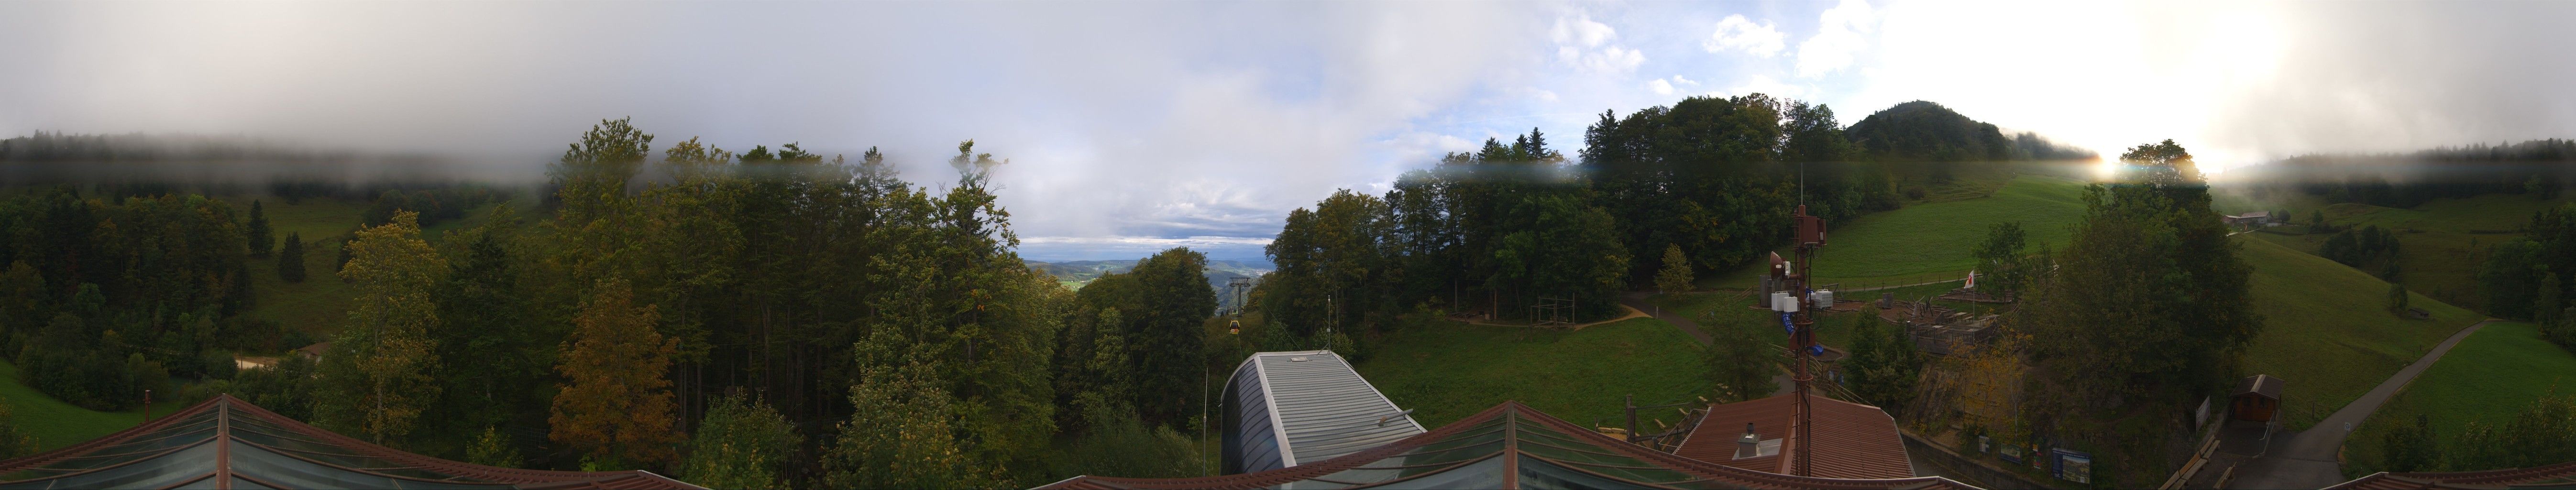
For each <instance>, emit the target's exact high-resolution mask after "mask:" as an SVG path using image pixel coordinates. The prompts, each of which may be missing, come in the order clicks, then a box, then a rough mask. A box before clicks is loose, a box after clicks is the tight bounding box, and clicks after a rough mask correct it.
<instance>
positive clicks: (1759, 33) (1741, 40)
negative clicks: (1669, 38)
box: [1700, 14, 1788, 58]
mask: <svg viewBox="0 0 2576 490" xmlns="http://www.w3.org/2000/svg"><path fill="white" fill-rule="evenodd" d="M1787 46H1788V44H1787V36H1786V35H1783V34H1781V33H1780V29H1778V28H1774V27H1772V26H1771V23H1770V22H1769V21H1764V22H1763V23H1761V24H1754V23H1753V21H1751V20H1746V19H1745V18H1744V16H1743V15H1741V14H1737V15H1728V16H1726V18H1725V19H1722V20H1719V21H1717V32H1715V33H1711V34H1709V35H1708V39H1706V40H1702V41H1700V47H1701V48H1703V49H1707V50H1708V52H1711V53H1722V52H1726V51H1743V52H1744V53H1745V54H1750V55H1754V56H1760V57H1764V58H1769V57H1773V56H1779V55H1780V50H1782V49H1785V48H1787Z"/></svg>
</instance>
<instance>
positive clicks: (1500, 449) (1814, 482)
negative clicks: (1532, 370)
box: [1038, 402, 1975, 490]
mask: <svg viewBox="0 0 2576 490" xmlns="http://www.w3.org/2000/svg"><path fill="white" fill-rule="evenodd" d="M1038 488H1049V489H1057V488H1061V489H1229V488H1234V489H1253V488H1263V489H1279V488H1800V489H1924V490H1932V489H1954V488H1955V489H1968V488H1975V487H1971V486H1968V485H1966V484H1963V483H1960V482H1958V481H1955V480H1950V479H1947V478H1942V477H1937V476H1931V477H1913V478H1894V479H1850V478H1820V477H1801V476H1790V475H1781V474H1776V473H1766V472H1759V471H1752V470H1745V469H1740V468H1734V467H1728V466H1720V465H1715V464H1709V463H1707V462H1704V461H1699V460H1693V459H1690V458H1684V457H1680V456H1675V455H1672V454H1668V453H1664V452H1661V451H1656V450H1654V449H1650V448H1647V447H1644V446H1639V445H1636V444H1631V443H1628V442H1627V441H1621V440H1618V439H1615V438H1611V437H1609V436H1604V435H1601V434H1600V433H1596V432H1593V431H1592V430H1590V429H1588V428H1585V427H1582V426H1578V425H1575V424H1573V423H1570V422H1566V421H1564V420H1561V419H1557V418H1556V417H1551V416H1548V415H1547V414H1543V413H1539V412H1538V411H1537V410H1532V409H1530V408H1529V407H1527V406H1523V405H1521V404H1520V403H1518V402H1503V404H1502V405H1497V406H1495V407H1494V408H1489V409H1486V410H1485V411H1484V412H1480V413H1477V414H1475V415H1471V416H1468V417H1467V418H1465V419H1462V420H1459V421H1457V422H1451V423H1450V424H1449V425H1447V426H1443V427H1441V428H1440V429H1439V430H1436V431H1431V432H1426V433H1423V434H1420V435H1416V436H1413V437H1408V438H1405V439H1402V440H1398V441H1396V442H1394V443H1390V444H1386V445H1383V446H1378V447H1376V448H1371V449H1369V450H1366V451H1360V452H1357V453H1352V454H1350V455H1347V456H1343V457H1339V458H1333V459H1331V460H1326V461H1313V462H1309V463H1307V464H1304V465H1299V466H1295V467H1289V468H1281V469H1276V470H1270V471H1262V472H1257V473H1246V474H1239V475H1225V476H1212V477H1203V478H1115V477H1098V476H1077V477H1073V478H1066V479H1064V480H1062V481H1057V482H1055V483H1051V484H1047V485H1046V486H1042V487H1038Z"/></svg>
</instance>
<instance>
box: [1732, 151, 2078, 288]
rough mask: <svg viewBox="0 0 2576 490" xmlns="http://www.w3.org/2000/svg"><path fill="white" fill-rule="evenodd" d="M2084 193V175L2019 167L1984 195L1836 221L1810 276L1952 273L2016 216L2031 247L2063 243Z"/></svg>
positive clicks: (1747, 279)
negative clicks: (1992, 229)
mask: <svg viewBox="0 0 2576 490" xmlns="http://www.w3.org/2000/svg"><path fill="white" fill-rule="evenodd" d="M2083 196H2084V184H2083V183H2082V182H2078V181H2074V180H2068V179H2061V178H2055V177H2042V176H2035V175H2023V176H2019V177H2014V178H2013V179H2012V180H2011V182H2010V183H2009V184H2006V185H2004V186H2003V188H2001V189H1999V190H1996V191H1994V193H1993V195H1990V196H1986V197H1979V198H1972V199H1961V200H1956V201H1946V202H1933V203H1928V204H1917V205H1913V206H1906V207H1904V208H1900V209H1897V210H1894V211H1888V212H1883V213H1877V214H1871V215H1868V216H1862V217H1860V218H1859V219H1855V220H1852V221H1851V222H1850V223H1834V224H1832V225H1831V229H1832V234H1831V236H1830V237H1829V240H1828V241H1829V242H1830V243H1831V244H1830V245H1828V246H1826V247H1825V248H1824V250H1822V251H1820V252H1817V254H1816V276H1817V277H1818V278H1819V279H1820V282H1827V283H1831V282H1844V283H1851V284H1854V285H1858V284H1860V283H1870V284H1873V285H1883V284H1906V283H1916V282H1924V281H1933V280H1941V279H1953V278H1957V277H1958V276H1961V275H1964V274H1965V273H1966V271H1967V270H1968V269H1971V268H1974V267H1975V266H1976V259H1975V258H1974V257H1971V256H1970V255H1969V254H1970V253H1971V250H1970V249H1971V248H1973V247H1975V246H1976V245H1977V243H1978V242H1981V241H1984V240H1985V239H1986V228H1987V227H1989V226H1992V225H1995V224H1999V223H2004V222H2010V221H2019V222H2021V224H2022V229H2023V230H2024V232H2026V233H2028V234H2029V237H2030V240H2031V244H2032V247H2034V248H2036V247H2037V246H2038V244H2040V243H2048V244H2051V245H2063V244H2065V243H2066V239H2067V236H2068V235H2069V233H2070V231H2069V229H2068V227H2070V226H2072V225H2074V224H2075V222H2076V221H2078V220H2080V219H2081V218H2083V215H2084V197H2083ZM1782 256H1787V254H1786V253H1783V254H1782ZM1760 272H1761V270H1760V268H1756V267H1746V268H1741V269H1738V270H1735V271H1732V272H1728V273H1725V274H1719V275H1716V276H1714V277H1712V278H1710V280H1708V281H1703V282H1702V285H1703V286H1709V287H1719V288H1744V287H1752V286H1754V285H1755V284H1757V281H1756V279H1757V278H1758V276H1757V275H1756V274H1759V273H1760Z"/></svg>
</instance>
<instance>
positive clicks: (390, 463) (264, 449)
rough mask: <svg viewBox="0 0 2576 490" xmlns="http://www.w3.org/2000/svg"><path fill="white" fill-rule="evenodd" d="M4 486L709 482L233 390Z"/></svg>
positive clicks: (14, 471)
mask: <svg viewBox="0 0 2576 490" xmlns="http://www.w3.org/2000/svg"><path fill="white" fill-rule="evenodd" d="M0 475H6V477H7V478H13V479H10V480H4V481H0V487H5V488H165V487H183V488H236V487H239V488H601V489H617V488H633V489H664V488H668V489H701V490H703V487H699V486H697V485H691V484H688V483H686V482H681V481H679V480H673V479H670V478H668V477H664V476H662V475H656V474H653V473H652V472H648V471H640V470H639V471H598V472H583V471H547V470H523V469H516V468H500V467H493V466H483V465H477V464H469V463H462V462H456V461H449V460H444V459H438V458H432V457H428V456H422V455H418V454H412V453H408V452H403V451H401V450H398V449H394V448H389V447H385V446H379V445H376V444H374V443H369V442H366V441H360V440H358V439H356V438H352V437H348V436H344V435H340V434H337V433H333V432H331V431H327V430H322V429H319V428H315V427H313V426H310V425H304V423H302V422H298V421H296V420H295V419H291V418H287V417H286V416H284V415H278V414H277V413H276V412H270V411H268V410H266V409H262V408H260V407H259V406H257V405H252V404H251V403H250V402H246V401H242V400H241V399H238V398H233V397H232V395H220V394H219V395H215V397H214V398H211V399H208V400H206V401H203V402H198V403H197V404H196V405H191V406H189V407H188V408H185V409H181V410H179V411H178V412H175V413H171V414H170V415H167V416H163V417H161V418H158V419H155V420H153V421H151V422H145V423H143V424H142V425H137V426H134V427H133V428H129V429H125V430H122V431H117V432H116V433H114V434H108V435H106V436H103V437H100V438H97V439H91V440H89V441H88V442H83V443H80V444H74V445H72V446H71V447H66V448H62V449H56V450H53V451H48V452H45V453H42V454H36V455H32V456H25V457H20V458H16V459H10V460H6V461H0Z"/></svg>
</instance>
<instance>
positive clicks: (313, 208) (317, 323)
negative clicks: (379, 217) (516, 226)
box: [227, 193, 537, 348]
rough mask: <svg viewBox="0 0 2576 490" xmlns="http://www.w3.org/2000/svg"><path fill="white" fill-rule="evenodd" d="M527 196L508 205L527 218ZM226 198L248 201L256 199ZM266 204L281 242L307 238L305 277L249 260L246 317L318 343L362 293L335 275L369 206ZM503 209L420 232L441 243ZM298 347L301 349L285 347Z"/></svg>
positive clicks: (482, 210) (488, 207)
mask: <svg viewBox="0 0 2576 490" xmlns="http://www.w3.org/2000/svg"><path fill="white" fill-rule="evenodd" d="M526 194H527V193H518V194H516V195H514V196H513V197H514V199H513V200H511V201H510V202H509V204H510V206H511V207H512V208H516V209H519V210H520V211H519V216H520V217H521V218H522V219H530V218H532V217H531V215H530V214H529V213H528V211H526V210H528V209H532V208H533V207H534V206H536V205H537V202H536V200H535V199H534V198H531V197H528V196H527V195H526ZM227 199H232V200H237V201H248V200H249V199H251V198H249V197H234V198H227ZM262 199H263V204H261V207H262V208H263V212H265V213H267V214H268V217H269V223H270V226H272V227H274V228H276V229H277V232H276V236H277V238H278V240H281V243H282V241H283V240H285V239H286V236H287V232H290V231H292V232H297V233H300V234H301V236H302V238H303V239H304V274H305V278H304V282H301V283H289V282H286V281H285V280H282V279H279V278H278V277H277V261H278V257H276V256H274V255H272V256H270V257H268V258H257V259H250V276H251V291H252V293H253V294H254V295H255V297H254V298H253V304H252V305H251V309H250V311H249V312H247V313H246V314H247V315H249V316H250V317H251V318H260V319H267V320H276V321H277V322H278V324H279V325H281V326H283V327H285V328H286V329H288V330H293V331H302V332H305V333H307V334H312V335H313V336H314V338H315V339H317V340H318V339H321V338H324V337H326V336H327V335H329V334H330V333H332V332H333V331H336V330H337V326H338V325H339V324H340V322H342V321H343V320H345V319H347V318H348V314H349V302H350V301H351V299H352V298H354V297H355V295H356V294H357V290H356V289H354V288H352V287H350V286H349V284H348V283H343V282H340V280H339V278H338V276H336V275H335V274H336V271H337V270H338V269H339V259H340V240H339V238H340V236H341V235H344V234H347V233H349V232H352V231H356V230H357V229H358V213H359V212H361V211H364V210H365V209H366V206H367V205H366V203H362V202H356V201H342V200H338V199H329V198H309V199H305V200H303V202H301V203H298V204H292V205H289V204H285V203H284V202H285V201H284V200H281V199H274V198H262ZM243 206H247V204H245V205H243ZM499 207H500V206H499V205H498V204H484V205H482V206H477V207H475V208H474V209H471V210H468V211H467V212H466V213H465V217H464V218H461V219H453V220H447V221H444V222H440V223H438V224H435V225H431V226H429V227H427V228H425V229H423V230H421V236H422V238H423V239H425V240H428V241H429V242H431V243H437V242H438V240H439V239H440V238H441V237H443V236H445V235H446V232H448V231H451V230H457V229H464V228H472V227H475V226H481V225H482V224H483V223H485V222H489V221H491V219H492V213H493V211H494V210H496V209H498V208H499ZM281 246H282V245H281ZM295 347H301V346H284V347H283V348H295Z"/></svg>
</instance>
